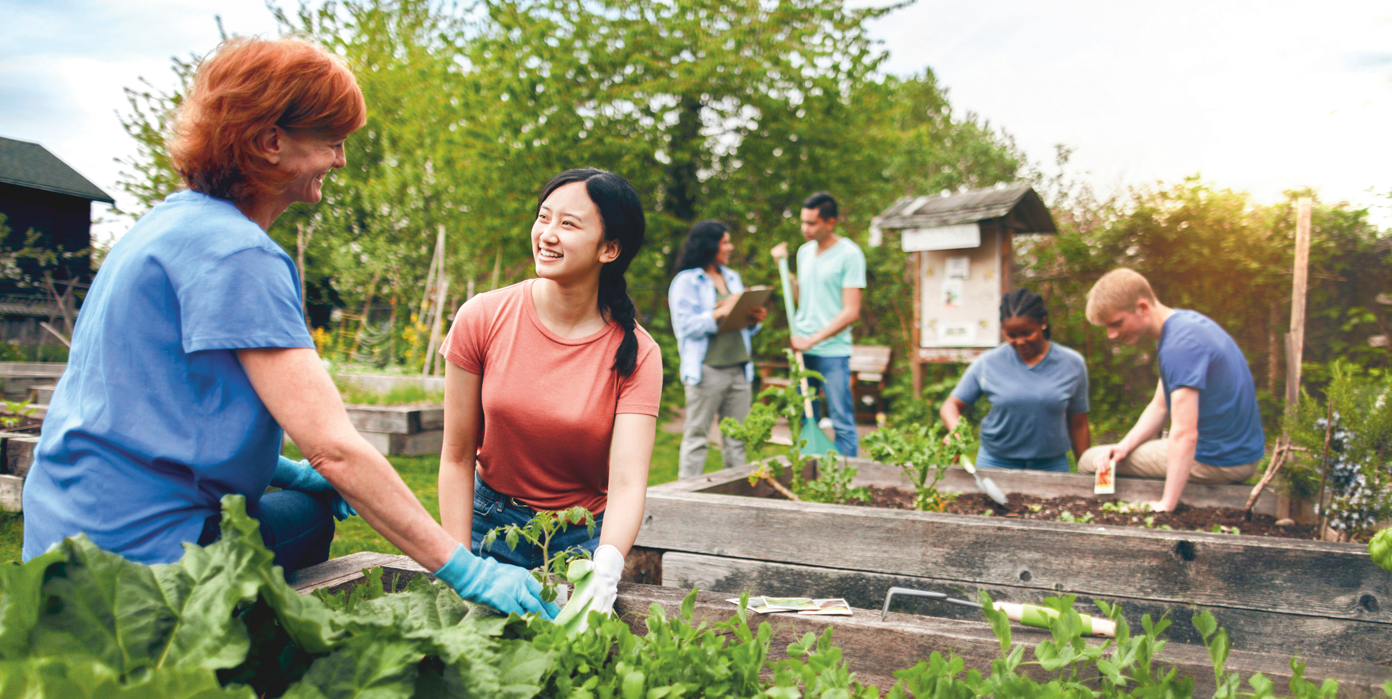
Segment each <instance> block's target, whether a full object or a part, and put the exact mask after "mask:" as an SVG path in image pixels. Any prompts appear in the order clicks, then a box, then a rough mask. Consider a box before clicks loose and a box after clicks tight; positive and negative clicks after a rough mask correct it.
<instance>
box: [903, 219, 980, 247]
mask: <svg viewBox="0 0 1392 699" xmlns="http://www.w3.org/2000/svg"><path fill="white" fill-rule="evenodd" d="M900 241H901V242H900V245H901V246H902V247H903V248H904V252H920V251H923V250H961V249H963V248H979V247H981V228H980V227H979V226H977V225H976V224H975V223H961V224H958V225H955V226H939V227H938V228H910V229H908V230H906V231H904V232H903V233H902V234H901V237H900Z"/></svg>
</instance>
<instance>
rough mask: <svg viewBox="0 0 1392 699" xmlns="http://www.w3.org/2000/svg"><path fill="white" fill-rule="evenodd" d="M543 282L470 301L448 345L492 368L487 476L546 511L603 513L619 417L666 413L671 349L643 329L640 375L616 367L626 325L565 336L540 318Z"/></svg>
mask: <svg viewBox="0 0 1392 699" xmlns="http://www.w3.org/2000/svg"><path fill="white" fill-rule="evenodd" d="M535 281H536V280H528V281H524V282H522V283H520V284H514V285H512V286H509V287H506V288H503V289H498V290H497V291H490V292H487V293H484V294H479V295H478V296H475V297H474V298H473V299H471V300H470V301H469V302H468V303H466V304H464V306H463V307H462V308H460V309H459V313H458V314H457V315H456V316H455V319H454V324H453V325H452V326H451V327H450V332H449V335H448V337H446V338H445V342H444V346H443V347H441V348H440V353H441V354H443V355H444V356H445V358H446V359H448V360H449V361H451V362H453V363H454V364H455V365H456V366H458V367H459V368H461V369H463V370H465V371H467V372H470V373H473V374H479V375H481V376H483V396H482V397H483V432H482V435H481V439H480V441H479V450H478V468H479V476H480V477H481V478H483V481H484V482H485V483H487V484H488V485H489V487H491V488H493V489H494V490H496V491H498V492H500V493H503V494H505V495H510V496H512V497H515V498H517V499H518V500H521V501H522V502H524V503H526V504H527V505H529V506H531V507H533V508H535V509H538V510H559V509H564V508H567V507H573V506H575V505H581V506H583V507H585V508H586V509H588V510H590V511H591V512H594V513H596V514H598V513H600V512H603V511H604V508H605V505H606V503H607V502H608V493H609V444H610V441H611V440H612V438H613V435H614V416H615V415H617V414H619V413H637V414H639V415H652V416H654V417H656V416H657V411H658V403H659V401H660V400H661V396H662V354H661V352H660V351H659V350H658V347H657V342H655V341H654V340H653V339H652V337H651V336H650V335H648V333H647V331H645V330H643V328H642V327H639V328H638V329H637V337H638V361H637V365H636V366H635V367H634V370H633V373H632V374H631V375H629V376H626V377H625V376H623V375H621V374H619V373H618V372H617V371H614V370H612V369H610V367H611V366H613V364H614V353H615V352H616V351H617V350H618V348H619V343H620V342H622V341H623V335H624V333H623V328H621V327H620V326H619V325H618V324H616V323H610V324H609V325H607V326H605V327H604V329H603V330H600V331H599V332H597V333H595V334H593V335H590V336H588V337H582V338H578V339H566V338H563V337H560V336H559V335H557V334H555V333H553V332H551V331H550V330H547V329H546V326H545V325H542V323H541V319H540V318H539V317H538V316H537V313H536V308H535V306H533V304H532V293H531V291H532V284H534V283H535Z"/></svg>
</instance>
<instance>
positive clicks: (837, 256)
mask: <svg viewBox="0 0 1392 699" xmlns="http://www.w3.org/2000/svg"><path fill="white" fill-rule="evenodd" d="M797 264H798V269H797V279H798V308H797V334H799V335H801V336H803V337H807V336H808V335H811V334H812V333H815V332H817V331H818V330H821V329H822V328H824V327H826V326H827V323H830V322H831V319H832V318H835V317H836V314H838V313H840V312H841V290H842V289H864V288H865V253H863V252H861V251H860V246H858V245H856V244H855V243H853V242H851V239H850V238H842V239H840V240H838V241H836V244H834V245H832V246H831V248H830V249H828V250H827V251H826V252H823V253H821V254H818V253H817V241H815V240H809V241H807V242H806V243H803V244H802V247H800V248H798V251H797ZM805 354H811V355H815V356H818V357H849V356H851V329H850V328H849V327H847V328H846V329H845V330H842V331H841V332H839V333H836V334H835V335H832V336H831V337H829V338H827V339H825V340H822V341H821V342H819V343H817V345H816V346H814V347H813V348H812V349H810V350H807V352H805Z"/></svg>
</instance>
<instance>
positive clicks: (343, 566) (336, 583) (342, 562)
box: [285, 551, 426, 595]
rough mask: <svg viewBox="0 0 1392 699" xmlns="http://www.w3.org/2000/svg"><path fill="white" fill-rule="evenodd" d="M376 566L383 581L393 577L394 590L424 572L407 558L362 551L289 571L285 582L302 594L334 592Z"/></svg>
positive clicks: (355, 580)
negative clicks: (395, 581)
mask: <svg viewBox="0 0 1392 699" xmlns="http://www.w3.org/2000/svg"><path fill="white" fill-rule="evenodd" d="M376 567H382V568H383V569H385V570H386V574H385V575H384V577H383V580H391V579H392V577H393V575H395V576H396V579H397V583H398V588H397V589H400V587H404V586H405V584H406V583H407V582H410V580H411V578H413V577H415V576H417V575H421V574H425V573H426V570H425V569H424V568H422V567H421V566H420V564H418V563H416V562H415V561H413V560H411V559H410V558H407V557H406V556H394V555H391V554H386V553H373V552H370V551H364V552H360V553H352V554H349V555H347V556H343V557H341V558H333V559H330V560H327V561H325V562H323V563H320V564H318V565H313V566H309V567H307V568H301V569H299V570H295V571H290V572H288V573H286V574H285V582H286V583H288V584H289V585H290V587H293V588H295V591H296V592H299V593H300V594H302V595H307V594H309V593H311V592H313V591H315V590H320V589H325V590H329V591H336V590H341V589H345V588H350V587H353V586H354V585H356V584H358V583H359V582H361V581H362V578H363V575H362V571H363V570H364V569H367V568H376Z"/></svg>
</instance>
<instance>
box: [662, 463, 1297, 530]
mask: <svg viewBox="0 0 1392 699" xmlns="http://www.w3.org/2000/svg"><path fill="white" fill-rule="evenodd" d="M848 461H849V463H850V465H852V466H854V467H855V468H856V470H857V474H856V478H855V481H854V484H855V485H863V486H877V487H881V488H900V489H902V490H906V491H912V490H913V486H912V485H910V484H909V481H908V479H907V478H905V477H904V475H903V471H901V470H900V469H899V467H898V466H892V465H888V464H881V463H878V462H875V461H872V460H870V459H858V458H857V459H849V460H848ZM754 466H755V465H754V464H750V465H746V466H742V467H739V468H731V469H724V470H722V471H716V472H713V473H707V474H703V475H701V476H696V477H694V478H685V479H682V480H679V481H673V482H671V483H664V484H662V485H657V486H653V488H656V489H659V490H661V491H663V492H667V491H679V492H692V493H696V492H700V493H713V494H722V495H751V494H754V495H756V496H761V495H762V494H755V493H753V492H752V486H750V485H749V484H748V476H749V472H750V471H751V470H753V468H754ZM809 468H810V467H809ZM810 473H811V471H809V475H810ZM982 474H983V475H987V476H990V477H991V480H993V481H995V482H996V485H998V486H1000V487H1001V490H1003V491H1005V492H1006V493H1026V494H1029V495H1035V496H1038V497H1041V498H1056V497H1060V496H1064V495H1079V496H1084V497H1096V498H1097V499H1099V500H1124V501H1129V502H1149V501H1153V500H1159V499H1160V495H1161V493H1162V491H1163V490H1164V487H1165V482H1164V481H1160V480H1151V479H1145V478H1118V479H1117V492H1116V494H1114V495H1094V494H1093V492H1092V485H1093V484H1092V476H1086V475H1080V474H1077V473H1045V472H1035V471H1011V470H1003V469H989V470H983V471H982ZM742 484H743V485H742ZM938 489H939V490H942V491H944V492H949V493H975V492H980V488H978V487H977V485H976V480H975V479H973V478H972V477H971V475H970V474H968V473H967V472H966V471H965V470H963V469H962V468H960V467H957V466H954V467H951V468H949V469H947V472H946V473H945V474H944V476H943V479H942V480H941V481H939V482H938ZM1251 492H1252V488H1251V486H1246V485H1204V484H1198V483H1191V484H1189V485H1188V486H1187V487H1185V489H1184V502H1186V503H1188V504H1190V505H1193V506H1195V507H1235V508H1241V507H1245V506H1246V504H1247V496H1248V495H1250V494H1251ZM1253 511H1254V512H1257V513H1258V514H1268V515H1272V516H1275V514H1276V494H1275V493H1262V495H1261V497H1260V498H1258V499H1257V503H1256V506H1255V507H1254V508H1253Z"/></svg>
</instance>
